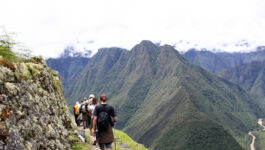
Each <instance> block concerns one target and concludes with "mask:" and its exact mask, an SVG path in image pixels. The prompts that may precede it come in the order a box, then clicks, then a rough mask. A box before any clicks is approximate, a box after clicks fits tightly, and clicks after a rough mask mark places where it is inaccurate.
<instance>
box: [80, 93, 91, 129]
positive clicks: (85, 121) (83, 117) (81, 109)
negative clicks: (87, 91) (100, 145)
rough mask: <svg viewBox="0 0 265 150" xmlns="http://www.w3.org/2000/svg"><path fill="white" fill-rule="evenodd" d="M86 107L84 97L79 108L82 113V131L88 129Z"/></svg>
mask: <svg viewBox="0 0 265 150" xmlns="http://www.w3.org/2000/svg"><path fill="white" fill-rule="evenodd" d="M87 107H88V103H87V100H86V97H84V99H83V102H82V104H81V106H80V111H81V113H82V120H83V126H84V129H86V128H88V125H89V121H90V120H89V113H88V110H87Z"/></svg>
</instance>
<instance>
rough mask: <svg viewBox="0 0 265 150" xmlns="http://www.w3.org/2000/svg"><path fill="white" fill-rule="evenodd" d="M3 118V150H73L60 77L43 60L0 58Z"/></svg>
mask: <svg viewBox="0 0 265 150" xmlns="http://www.w3.org/2000/svg"><path fill="white" fill-rule="evenodd" d="M0 116H1V120H0V149H5V150H12V149H18V150H20V149H21V150H22V149H26V150H32V149H71V145H70V142H69V139H68V136H69V132H68V129H70V128H71V120H70V114H69V109H68V107H67V104H66V100H65V98H64V94H63V90H62V85H61V81H60V77H59V74H58V72H55V71H53V70H51V69H50V68H48V67H47V64H46V63H45V61H44V60H43V59H42V58H32V59H31V60H27V61H25V62H17V63H12V62H9V61H8V60H7V59H4V58H3V57H1V56H0Z"/></svg>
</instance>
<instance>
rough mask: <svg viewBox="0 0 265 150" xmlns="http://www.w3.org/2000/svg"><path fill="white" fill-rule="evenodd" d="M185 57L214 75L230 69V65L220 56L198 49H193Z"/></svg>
mask: <svg viewBox="0 0 265 150" xmlns="http://www.w3.org/2000/svg"><path fill="white" fill-rule="evenodd" d="M183 56H184V57H185V58H187V59H188V60H189V61H191V62H193V63H195V64H197V65H199V66H201V67H202V68H204V69H206V70H209V71H211V72H213V73H215V72H216V71H218V70H222V69H225V68H229V64H227V63H226V62H224V61H223V60H222V58H220V57H219V56H218V54H215V53H213V52H211V51H207V50H202V51H197V50H196V49H191V50H189V51H187V52H186V53H184V54H183Z"/></svg>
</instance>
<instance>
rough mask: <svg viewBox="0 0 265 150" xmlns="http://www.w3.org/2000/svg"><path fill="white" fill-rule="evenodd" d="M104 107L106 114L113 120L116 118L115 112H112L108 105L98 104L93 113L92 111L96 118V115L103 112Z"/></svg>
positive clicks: (112, 109)
mask: <svg viewBox="0 0 265 150" xmlns="http://www.w3.org/2000/svg"><path fill="white" fill-rule="evenodd" d="M103 107H105V110H106V112H107V113H108V114H109V115H110V116H112V117H113V118H114V117H115V116H116V114H115V111H114V108H113V107H112V106H111V105H108V104H100V105H97V106H96V108H95V111H94V114H93V115H94V116H98V114H99V113H100V112H101V111H103V110H104V108H103Z"/></svg>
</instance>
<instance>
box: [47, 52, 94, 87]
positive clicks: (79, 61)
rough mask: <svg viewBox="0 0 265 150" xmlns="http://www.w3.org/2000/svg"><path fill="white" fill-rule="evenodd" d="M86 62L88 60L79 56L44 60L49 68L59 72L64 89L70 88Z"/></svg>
mask: <svg viewBox="0 0 265 150" xmlns="http://www.w3.org/2000/svg"><path fill="white" fill-rule="evenodd" d="M88 61H89V58H86V57H80V56H77V57H71V56H64V57H59V58H49V59H47V60H46V62H47V64H48V66H49V67H51V68H53V69H54V70H57V71H59V73H60V76H61V79H62V82H63V87H64V89H67V88H69V87H70V86H71V84H72V83H73V82H74V81H75V79H76V77H77V76H78V75H79V74H80V73H81V72H82V71H83V69H84V67H85V66H86V64H87V62H88Z"/></svg>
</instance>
